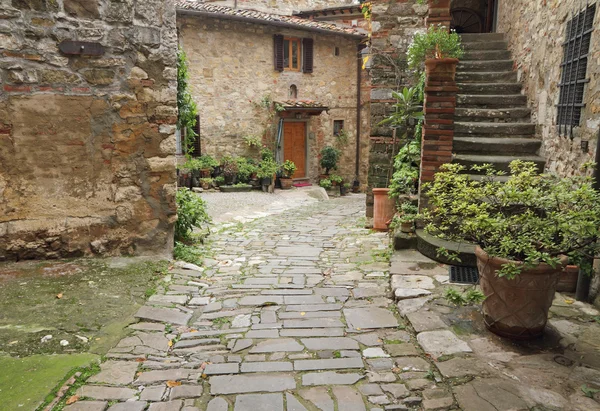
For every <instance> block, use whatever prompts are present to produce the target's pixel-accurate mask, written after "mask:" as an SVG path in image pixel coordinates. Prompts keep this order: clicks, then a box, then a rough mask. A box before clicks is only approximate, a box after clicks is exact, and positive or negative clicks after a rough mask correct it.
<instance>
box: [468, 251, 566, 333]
mask: <svg viewBox="0 0 600 411" xmlns="http://www.w3.org/2000/svg"><path fill="white" fill-rule="evenodd" d="M475 255H476V256H477V268H478V269H479V274H480V278H481V282H480V285H481V290H482V291H483V294H484V295H485V296H486V299H485V301H484V302H483V317H484V321H485V325H486V327H487V328H488V329H489V330H490V331H491V332H493V333H494V334H498V335H500V336H502V337H507V338H511V339H514V340H529V339H533V338H537V337H540V336H541V335H542V334H543V333H544V328H545V327H546V322H547V321H548V310H549V309H550V306H551V305H552V301H553V300H554V292H555V291H556V286H557V284H558V280H559V277H560V274H561V272H562V271H563V268H564V267H565V266H566V265H567V257H562V261H561V263H562V264H561V265H559V266H557V267H556V268H552V267H550V266H549V265H547V264H539V265H538V266H537V267H535V268H531V269H525V270H523V271H521V273H520V274H518V275H517V276H516V278H515V279H512V280H509V279H507V278H505V277H498V276H497V275H496V272H497V271H498V270H499V269H500V268H501V267H502V265H504V264H507V263H510V262H511V261H510V260H506V259H503V258H497V257H492V258H491V257H490V256H489V255H488V254H487V253H486V252H485V251H483V250H482V249H481V247H476V248H475ZM515 264H521V263H520V262H516V263H515Z"/></svg>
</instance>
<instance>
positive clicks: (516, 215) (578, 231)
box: [420, 160, 600, 339]
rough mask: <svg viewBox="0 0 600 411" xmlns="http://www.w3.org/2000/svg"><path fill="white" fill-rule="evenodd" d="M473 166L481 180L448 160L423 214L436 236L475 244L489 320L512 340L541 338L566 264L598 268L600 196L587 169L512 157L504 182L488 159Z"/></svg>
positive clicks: (429, 189) (588, 269) (429, 192)
mask: <svg viewBox="0 0 600 411" xmlns="http://www.w3.org/2000/svg"><path fill="white" fill-rule="evenodd" d="M473 169H474V170H475V171H478V172H480V173H483V174H484V177H483V178H482V179H481V181H475V180H472V179H471V178H470V177H469V176H468V175H467V174H463V172H464V171H465V167H464V166H461V165H458V164H446V165H444V166H442V171H441V172H439V173H437V174H436V175H435V178H434V181H433V183H431V184H430V185H428V187H427V188H426V190H427V191H426V192H427V195H428V197H429V204H430V209H429V210H425V211H424V212H423V214H422V215H421V216H420V217H421V218H422V219H423V220H424V222H425V223H426V224H427V225H426V230H427V231H428V232H429V233H431V234H433V235H435V236H438V237H441V238H444V239H448V240H453V241H466V242H470V243H474V244H476V245H477V247H476V255H477V265H478V268H479V272H480V275H481V283H480V285H481V288H482V291H483V293H484V294H485V296H486V299H485V301H484V302H483V315H484V319H485V323H486V326H487V327H488V328H489V329H490V330H491V331H492V332H494V333H496V334H499V335H502V336H505V337H509V338H513V339H530V338H535V337H538V336H540V335H542V333H543V331H544V327H545V325H546V322H547V316H548V310H549V308H550V306H551V305H552V300H553V298H554V292H555V289H556V285H557V283H558V281H559V276H560V273H561V271H562V270H563V269H564V267H565V266H566V264H567V262H568V261H569V262H570V263H571V264H577V265H579V266H580V267H581V268H582V270H584V271H585V272H587V273H589V274H591V273H592V267H591V265H590V263H589V259H590V258H594V257H595V256H597V255H598V252H599V251H600V247H599V245H598V237H599V236H600V194H599V193H598V192H597V191H595V190H594V188H593V179H592V178H591V177H587V176H586V175H585V174H584V175H579V176H573V177H568V178H560V177H558V176H555V175H551V174H541V175H540V174H538V171H537V167H536V165H535V164H533V163H529V162H522V161H518V160H516V161H513V162H512V163H511V164H510V176H509V178H508V181H506V182H502V181H499V179H498V178H497V177H498V176H499V175H501V174H504V173H501V172H498V171H496V170H494V169H493V168H492V166H490V165H485V166H474V167H473ZM439 252H440V253H442V254H445V255H446V256H449V253H448V252H447V251H446V250H444V249H440V250H439ZM450 257H454V258H456V256H450Z"/></svg>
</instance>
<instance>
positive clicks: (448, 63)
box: [425, 58, 458, 81]
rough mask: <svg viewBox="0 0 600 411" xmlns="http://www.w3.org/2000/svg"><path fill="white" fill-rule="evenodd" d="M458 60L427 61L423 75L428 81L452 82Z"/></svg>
mask: <svg viewBox="0 0 600 411" xmlns="http://www.w3.org/2000/svg"><path fill="white" fill-rule="evenodd" d="M457 65H458V59H451V58H446V59H427V60H425V73H426V76H427V78H428V79H430V80H434V81H454V79H455V77H456V66H457Z"/></svg>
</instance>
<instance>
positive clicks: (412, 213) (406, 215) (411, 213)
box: [398, 201, 419, 223]
mask: <svg viewBox="0 0 600 411" xmlns="http://www.w3.org/2000/svg"><path fill="white" fill-rule="evenodd" d="M418 214H419V208H418V207H417V206H416V205H414V204H413V203H411V202H410V201H407V202H404V203H402V204H401V205H400V216H399V217H398V222H400V223H412V222H413V221H415V219H416V218H417V215H418Z"/></svg>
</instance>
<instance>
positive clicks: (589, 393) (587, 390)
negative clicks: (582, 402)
mask: <svg viewBox="0 0 600 411" xmlns="http://www.w3.org/2000/svg"><path fill="white" fill-rule="evenodd" d="M581 392H583V395H585V396H586V397H588V398H594V394H596V393H598V392H600V390H597V389H595V388H589V387H588V386H587V385H582V386H581Z"/></svg>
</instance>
